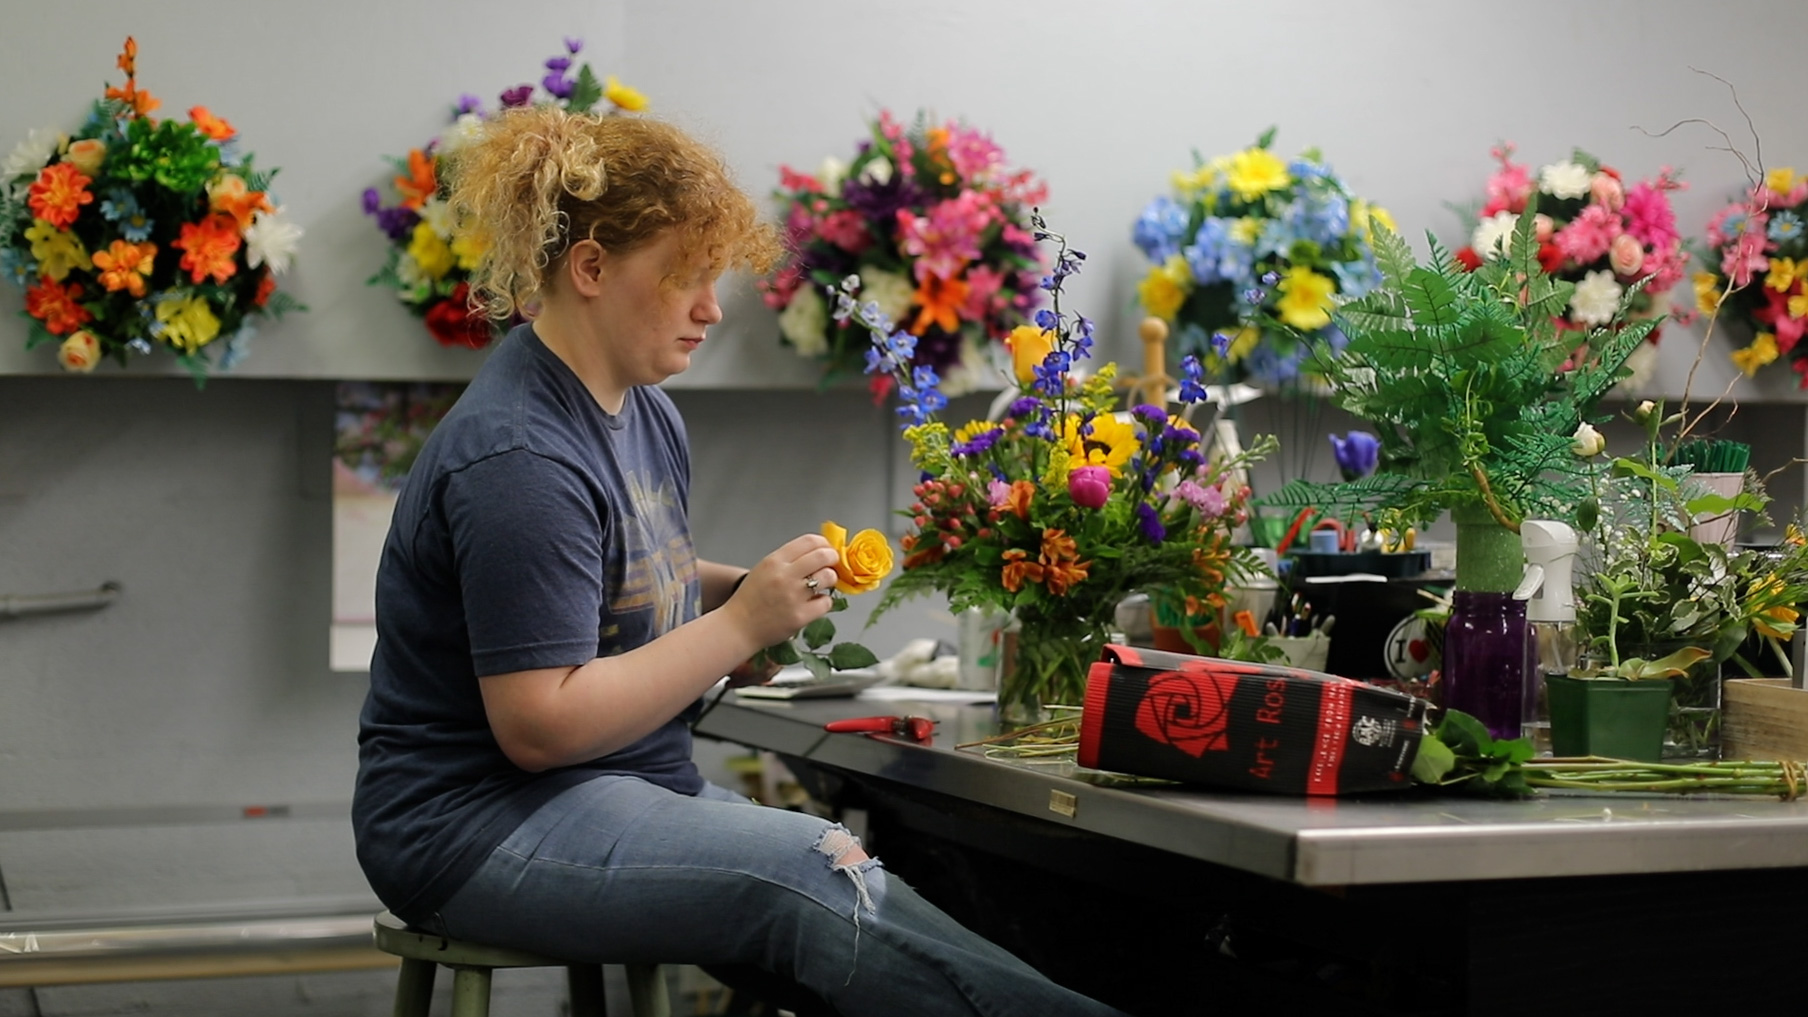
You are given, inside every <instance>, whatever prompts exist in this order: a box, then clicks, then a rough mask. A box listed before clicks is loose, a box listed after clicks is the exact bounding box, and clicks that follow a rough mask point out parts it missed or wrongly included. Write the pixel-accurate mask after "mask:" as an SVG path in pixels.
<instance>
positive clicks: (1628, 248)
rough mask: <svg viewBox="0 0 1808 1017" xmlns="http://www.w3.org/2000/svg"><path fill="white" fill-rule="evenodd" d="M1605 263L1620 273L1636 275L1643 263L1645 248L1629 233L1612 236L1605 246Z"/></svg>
mask: <svg viewBox="0 0 1808 1017" xmlns="http://www.w3.org/2000/svg"><path fill="white" fill-rule="evenodd" d="M1607 263H1608V264H1609V265H1612V266H1613V270H1614V271H1615V272H1618V273H1619V274H1620V275H1636V274H1637V273H1638V270H1639V269H1640V268H1641V267H1643V265H1644V264H1645V248H1644V245H1642V244H1640V243H1639V242H1638V240H1637V239H1635V238H1634V237H1633V236H1632V234H1630V233H1622V234H1620V235H1619V236H1617V237H1614V238H1613V243H1612V244H1611V245H1610V246H1609V247H1608V248H1607Z"/></svg>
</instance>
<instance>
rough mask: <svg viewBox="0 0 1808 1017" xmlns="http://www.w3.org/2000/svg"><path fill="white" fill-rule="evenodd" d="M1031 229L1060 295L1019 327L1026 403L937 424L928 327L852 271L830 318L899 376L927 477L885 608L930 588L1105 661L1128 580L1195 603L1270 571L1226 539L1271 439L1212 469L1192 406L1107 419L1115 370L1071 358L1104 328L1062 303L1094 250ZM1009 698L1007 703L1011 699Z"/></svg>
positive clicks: (1037, 648) (1078, 680) (1028, 654)
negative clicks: (918, 325) (1080, 366)
mask: <svg viewBox="0 0 1808 1017" xmlns="http://www.w3.org/2000/svg"><path fill="white" fill-rule="evenodd" d="M1033 222H1034V227H1035V230H1036V232H1035V234H1034V235H1035V236H1036V237H1037V238H1038V239H1046V240H1051V241H1054V242H1056V243H1057V244H1059V245H1060V247H1059V251H1058V253H1057V255H1056V258H1055V264H1054V268H1053V270H1052V274H1051V275H1050V277H1049V278H1048V279H1047V280H1045V288H1046V289H1047V290H1048V291H1049V292H1050V294H1051V295H1052V297H1053V302H1054V306H1053V309H1043V310H1040V311H1038V312H1037V313H1036V315H1035V324H1033V325H1022V326H1019V327H1018V328H1016V329H1014V330H1013V331H1012V332H1011V334H1010V336H1009V338H1008V343H1009V348H1010V351H1011V355H1012V359H1013V362H1014V368H1015V388H1016V390H1017V398H1016V399H1015V400H1014V401H1012V402H1011V403H1010V404H1009V407H1008V409H1006V410H1005V412H1004V414H1003V418H1002V419H1000V420H974V421H969V422H967V423H964V424H961V425H959V426H958V427H952V428H951V427H950V426H949V425H948V424H946V423H944V422H942V421H941V420H939V419H938V418H937V413H938V412H939V411H940V410H941V409H943V408H944V407H945V406H946V404H947V403H946V399H945V398H944V397H943V395H942V393H941V392H940V390H939V385H940V381H941V379H940V377H939V375H938V374H937V372H936V371H935V369H934V368H932V367H930V366H927V365H923V364H919V362H918V360H917V354H918V352H919V351H920V349H921V347H920V345H919V344H918V340H917V337H915V336H913V335H911V334H910V333H909V332H907V331H905V330H903V329H899V328H896V327H895V326H894V325H893V323H892V322H891V321H890V319H889V318H888V317H887V316H886V315H885V314H884V312H883V311H882V310H881V309H880V308H879V307H878V306H877V303H876V302H873V301H868V302H866V303H864V304H862V303H859V302H858V301H857V299H856V290H857V285H858V284H857V282H856V281H855V280H853V279H849V280H847V281H846V282H844V284H843V287H842V289H841V291H840V292H839V293H838V294H837V295H836V303H837V307H836V309H835V312H834V313H835V316H836V318H837V319H838V320H847V321H850V322H853V323H854V324H855V325H856V327H859V328H861V329H862V330H863V331H865V332H866V333H868V335H869V341H870V342H871V343H872V349H873V352H874V356H873V358H872V370H873V371H874V372H875V373H878V372H886V373H889V374H891V375H892V376H893V377H894V378H895V379H896V380H897V382H898V391H899V394H900V397H901V399H902V405H901V406H900V407H899V413H900V414H901V415H902V417H903V419H904V435H905V438H906V440H907V441H908V442H909V444H910V447H911V460H912V462H913V463H914V464H915V465H916V467H917V469H919V470H920V471H922V475H923V479H922V481H921V482H920V483H919V484H918V485H917V486H916V488H915V489H914V492H913V493H914V494H915V496H916V501H915V503H914V504H912V505H911V506H910V509H909V514H910V517H911V519H910V527H909V530H908V532H907V533H906V534H905V536H904V537H903V539H902V541H901V544H902V546H903V549H904V551H905V557H904V561H903V569H902V571H901V572H900V573H899V575H898V576H897V578H895V579H894V580H893V581H892V583H891V585H890V587H889V588H888V589H887V590H886V593H885V596H884V597H883V598H882V600H881V602H880V604H879V607H878V609H877V611H876V612H875V614H877V613H879V612H882V611H884V610H886V609H887V608H889V607H890V606H892V605H893V604H895V603H897V602H898V601H900V600H902V599H904V598H907V597H911V596H915V595H918V594H922V593H927V592H940V593H943V594H945V595H946V596H947V597H948V600H949V603H950V606H951V607H952V608H953V609H954V610H956V611H960V610H965V609H968V608H979V609H987V608H990V609H993V610H1001V611H1008V612H1012V613H1014V614H1015V616H1016V620H1017V622H1018V623H1019V624H1020V625H1021V626H1022V638H1021V640H1020V645H1019V660H1020V664H1021V662H1022V661H1023V660H1024V659H1026V658H1031V659H1033V658H1035V657H1036V655H1037V654H1039V653H1046V652H1052V651H1051V648H1055V647H1058V646H1060V645H1063V644H1069V645H1077V646H1079V647H1080V648H1081V650H1080V652H1081V653H1082V655H1085V656H1090V657H1091V659H1097V653H1098V651H1099V649H1100V647H1101V645H1102V637H1103V634H1104V632H1105V631H1106V630H1107V629H1108V627H1109V626H1110V625H1111V623H1112V619H1113V613H1114V611H1115V609H1116V606H1117V604H1118V602H1119V601H1121V600H1122V599H1123V598H1124V597H1125V596H1126V595H1127V594H1129V593H1131V592H1133V591H1138V590H1144V591H1160V592H1161V593H1162V594H1163V595H1164V596H1165V597H1169V598H1172V599H1175V600H1185V601H1186V602H1188V605H1189V608H1196V609H1199V610H1200V611H1201V612H1203V611H1204V609H1205V607H1206V606H1207V605H1209V606H1211V607H1221V606H1222V605H1223V603H1224V599H1223V595H1224V591H1225V589H1226V587H1227V585H1229V584H1232V583H1234V582H1237V581H1240V580H1243V579H1246V578H1248V577H1249V576H1252V575H1254V574H1256V573H1257V572H1258V571H1259V570H1260V569H1261V568H1262V566H1261V564H1260V561H1259V559H1257V558H1256V557H1255V556H1254V553H1253V552H1251V551H1250V550H1249V549H1247V548H1242V547H1236V546H1233V545H1232V543H1231V531H1232V530H1233V529H1234V528H1235V527H1236V526H1238V525H1239V524H1240V523H1242V522H1243V521H1244V520H1245V519H1246V518H1247V509H1246V502H1247V499H1248V495H1249V491H1248V489H1247V488H1246V487H1244V486H1242V485H1241V484H1240V483H1239V482H1237V481H1235V480H1233V479H1232V478H1234V477H1235V476H1236V475H1237V469H1238V467H1240V466H1243V465H1245V464H1246V463H1247V461H1248V460H1249V459H1250V458H1253V457H1257V456H1260V455H1262V454H1265V453H1266V452H1267V451H1268V450H1269V449H1271V448H1272V442H1271V441H1258V442H1255V443H1252V448H1251V450H1250V452H1249V453H1248V455H1247V456H1245V457H1243V458H1239V459H1235V460H1221V461H1218V462H1210V461H1208V460H1207V458H1206V456H1205V453H1204V451H1203V449H1202V447H1201V442H1200V435H1199V432H1198V431H1197V430H1195V429H1194V428H1193V426H1192V425H1191V424H1190V423H1188V422H1187V420H1186V417H1185V415H1184V409H1183V411H1182V412H1181V413H1170V412H1169V410H1168V409H1167V408H1166V407H1164V406H1155V405H1139V406H1135V407H1133V408H1132V409H1130V410H1129V411H1128V412H1114V410H1113V407H1114V405H1115V404H1116V401H1117V396H1116V393H1115V391H1114V388H1113V382H1114V381H1115V379H1116V375H1117V371H1116V367H1115V365H1112V364H1105V365H1103V366H1102V367H1101V368H1100V369H1099V370H1098V371H1097V372H1096V373H1094V374H1093V375H1092V376H1091V377H1089V378H1086V379H1084V380H1081V378H1080V377H1079V376H1078V375H1077V374H1076V373H1075V372H1074V370H1073V368H1074V364H1075V361H1077V360H1080V359H1083V358H1085V357H1087V356H1089V355H1090V352H1091V348H1092V344H1093V338H1092V333H1093V325H1092V322H1091V321H1089V320H1088V319H1087V318H1086V317H1085V316H1083V315H1070V314H1068V313H1066V312H1064V311H1062V310H1061V306H1060V298H1061V288H1062V283H1063V280H1064V279H1065V278H1066V277H1067V276H1069V275H1071V274H1073V272H1074V271H1076V270H1077V269H1078V267H1079V264H1080V261H1081V260H1082V259H1083V258H1084V257H1085V256H1084V255H1083V254H1081V253H1080V252H1077V251H1070V250H1068V249H1067V247H1066V244H1065V242H1064V241H1062V240H1061V238H1060V237H1058V236H1056V235H1054V234H1050V233H1048V232H1047V230H1046V228H1045V227H1043V226H1042V224H1041V221H1040V219H1039V218H1036V219H1034V220H1033ZM1183 370H1184V374H1185V380H1184V381H1183V382H1182V384H1181V388H1180V402H1181V404H1182V405H1183V407H1185V406H1190V405H1192V404H1195V403H1198V402H1201V401H1203V400H1204V398H1205V390H1204V386H1203V384H1202V378H1203V373H1204V372H1203V368H1202V367H1201V366H1200V364H1199V361H1198V359H1197V358H1193V357H1188V358H1186V359H1185V360H1184V361H1183ZM1062 663H1064V662H1063V661H1059V660H1050V661H1047V662H1046V666H1045V671H1046V672H1048V674H1047V675H1045V676H1046V677H1049V679H1050V680H1049V681H1048V682H1046V683H1045V684H1044V687H1043V688H1042V689H1040V690H1036V695H1037V697H1038V698H1039V699H1040V701H1041V702H1042V703H1045V704H1046V703H1049V702H1057V703H1074V702H1078V698H1077V697H1078V695H1079V693H1080V690H1081V686H1082V684H1083V681H1084V670H1083V668H1084V663H1085V661H1084V660H1083V659H1082V660H1080V661H1079V663H1078V664H1077V665H1076V666H1074V667H1069V668H1066V669H1065V670H1062V671H1061V673H1059V674H1053V673H1052V672H1053V671H1054V670H1056V669H1057V665H1060V664H1062ZM1001 697H1002V699H1001V702H1004V703H1005V705H1006V706H1007V707H1008V706H1009V705H1010V703H1009V702H1008V701H1009V700H1010V699H1011V696H1010V695H1009V694H1008V692H1001Z"/></svg>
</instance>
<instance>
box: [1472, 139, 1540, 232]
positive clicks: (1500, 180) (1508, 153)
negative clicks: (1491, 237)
mask: <svg viewBox="0 0 1808 1017" xmlns="http://www.w3.org/2000/svg"><path fill="white" fill-rule="evenodd" d="M1488 154H1490V155H1492V156H1494V158H1495V159H1496V160H1497V161H1499V163H1500V169H1499V170H1497V171H1495V173H1494V175H1493V176H1491V177H1489V178H1488V203H1487V204H1486V205H1484V206H1482V218H1484V219H1487V218H1491V217H1493V215H1494V214H1495V213H1496V212H1512V213H1514V214H1518V213H1520V212H1523V211H1525V206H1526V199H1527V198H1529V197H1531V195H1532V176H1531V172H1530V171H1529V170H1528V169H1527V168H1526V167H1524V166H1521V165H1519V164H1517V163H1515V162H1513V145H1512V144H1511V143H1510V142H1508V143H1503V144H1499V145H1496V146H1494V147H1493V148H1492V149H1490V150H1489V153H1488Z"/></svg>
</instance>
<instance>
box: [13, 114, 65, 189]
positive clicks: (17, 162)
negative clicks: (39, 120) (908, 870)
mask: <svg viewBox="0 0 1808 1017" xmlns="http://www.w3.org/2000/svg"><path fill="white" fill-rule="evenodd" d="M62 143H63V135H62V134H61V133H60V132H58V131H57V130H56V129H55V128H53V127H39V128H35V129H34V130H33V131H32V132H31V133H30V134H27V135H26V136H25V140H24V141H21V142H19V144H18V145H17V146H16V147H14V148H13V151H12V154H11V155H9V156H7V157H6V161H5V162H0V183H6V182H9V181H11V180H12V179H13V178H14V177H22V176H25V175H26V174H30V175H31V176H33V177H36V176H37V175H38V171H39V170H41V169H43V168H44V167H45V165H46V164H48V163H49V162H50V157H51V156H53V155H55V154H56V150H57V146H58V145H60V144H62ZM30 186H31V181H30V180H25V181H22V182H20V183H19V184H17V185H15V186H13V188H12V192H13V195H14V196H15V197H17V196H18V195H21V194H24V193H25V191H26V189H27V188H29V187H30Z"/></svg>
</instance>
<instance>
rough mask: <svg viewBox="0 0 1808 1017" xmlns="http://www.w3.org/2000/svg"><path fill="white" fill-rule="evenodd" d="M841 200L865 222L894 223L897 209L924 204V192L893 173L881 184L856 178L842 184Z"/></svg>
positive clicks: (899, 174) (900, 175)
mask: <svg viewBox="0 0 1808 1017" xmlns="http://www.w3.org/2000/svg"><path fill="white" fill-rule="evenodd" d="M841 197H842V200H844V201H846V202H847V203H848V206H849V207H850V208H852V209H853V210H854V211H856V212H859V213H860V215H861V217H862V218H864V219H865V220H866V221H867V222H895V221H897V218H898V210H899V209H904V208H912V207H915V206H918V205H921V204H923V201H924V196H923V192H922V191H920V190H918V189H917V187H916V185H915V184H913V183H910V182H909V181H907V180H904V179H903V174H902V173H894V174H892V177H891V179H890V180H887V181H886V182H885V183H882V184H874V183H868V182H866V181H863V180H860V179H858V178H855V179H852V180H849V181H847V182H845V183H843V184H842V185H841Z"/></svg>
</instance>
